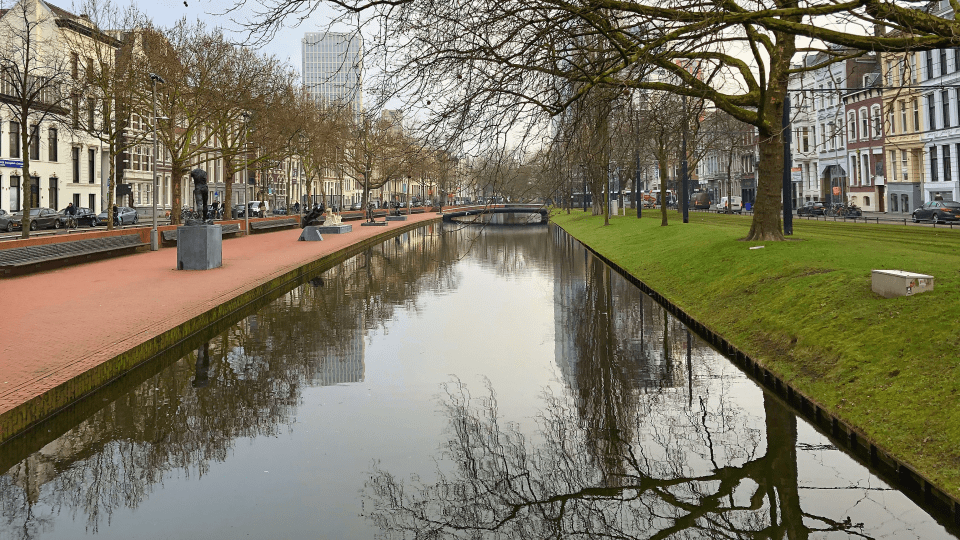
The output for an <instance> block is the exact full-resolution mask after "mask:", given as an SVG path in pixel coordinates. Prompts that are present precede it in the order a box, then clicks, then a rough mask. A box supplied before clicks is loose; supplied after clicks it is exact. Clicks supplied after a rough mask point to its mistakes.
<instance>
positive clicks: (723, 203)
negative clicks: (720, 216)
mask: <svg viewBox="0 0 960 540" xmlns="http://www.w3.org/2000/svg"><path fill="white" fill-rule="evenodd" d="M729 199H730V211H731V212H736V213H738V214H742V213H743V204H742V203H743V198H742V197H737V196H733V197H730V198H729ZM726 211H727V197H720V203H719V204H717V212H726Z"/></svg>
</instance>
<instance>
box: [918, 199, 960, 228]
mask: <svg viewBox="0 0 960 540" xmlns="http://www.w3.org/2000/svg"><path fill="white" fill-rule="evenodd" d="M921 220H924V221H925V220H930V221H932V222H934V223H940V222H941V221H958V220H960V202H954V201H930V202H928V203H924V205H923V206H921V207H920V208H917V209H916V210H914V211H913V222H914V223H917V222H919V221H921Z"/></svg>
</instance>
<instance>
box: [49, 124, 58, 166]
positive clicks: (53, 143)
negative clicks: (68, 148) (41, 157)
mask: <svg viewBox="0 0 960 540" xmlns="http://www.w3.org/2000/svg"><path fill="white" fill-rule="evenodd" d="M47 147H48V148H47V154H49V155H48V156H47V157H48V158H49V161H57V158H58V156H57V128H50V129H48V130H47Z"/></svg>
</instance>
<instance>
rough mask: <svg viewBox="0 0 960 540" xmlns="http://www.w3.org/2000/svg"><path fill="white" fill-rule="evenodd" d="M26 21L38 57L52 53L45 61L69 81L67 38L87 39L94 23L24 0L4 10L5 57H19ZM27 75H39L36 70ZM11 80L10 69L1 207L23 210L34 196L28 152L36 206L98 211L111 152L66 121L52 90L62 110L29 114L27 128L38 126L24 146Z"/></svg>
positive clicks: (0, 92) (3, 119)
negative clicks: (26, 175)
mask: <svg viewBox="0 0 960 540" xmlns="http://www.w3.org/2000/svg"><path fill="white" fill-rule="evenodd" d="M25 14H26V16H25ZM28 26H29V28H30V29H31V31H30V35H32V36H33V38H32V39H33V42H32V48H34V49H33V50H34V52H35V53H36V54H37V57H39V58H44V59H52V60H48V61H47V65H44V66H41V67H49V64H56V65H58V66H59V69H58V70H57V72H58V73H57V76H58V77H60V78H62V79H63V80H62V81H61V80H60V79H57V81H58V83H63V86H66V84H67V77H68V76H69V75H68V74H67V73H66V70H67V69H69V66H70V63H69V62H70V56H69V55H70V52H69V51H70V47H69V45H68V43H71V42H73V43H76V42H77V41H78V40H83V39H85V38H84V37H83V36H85V35H87V34H88V33H89V29H90V28H91V27H92V25H91V24H90V21H89V20H88V19H86V18H85V17H80V16H77V15H74V14H72V13H69V12H67V11H64V10H63V9H60V8H58V7H56V6H53V5H51V4H48V3H46V2H43V1H42V0H22V1H21V2H19V3H17V4H15V5H14V6H13V7H11V8H10V9H5V10H0V35H2V36H3V39H2V43H0V47H3V54H2V56H3V57H5V58H7V59H14V60H15V59H16V55H17V54H18V52H19V51H22V50H24V45H23V43H22V41H23V39H20V38H17V37H14V36H16V35H17V34H18V33H19V34H20V35H24V34H23V32H24V30H25V29H26V28H28ZM12 69H14V70H16V69H21V68H19V67H17V68H12ZM74 71H76V70H74ZM26 75H28V76H35V75H33V72H32V71H31V72H27V73H26ZM6 77H9V78H6ZM13 81H14V78H13V76H12V75H11V74H8V75H6V76H5V77H4V78H2V80H0V209H3V210H6V211H7V212H13V211H19V210H22V209H23V208H24V204H25V202H26V201H27V199H26V197H28V196H30V194H29V193H28V190H27V188H26V186H27V182H24V181H23V179H22V178H21V177H22V166H23V158H24V156H25V155H26V156H29V158H30V173H31V176H32V177H33V182H31V184H32V185H33V186H34V191H33V193H32V196H33V199H32V204H31V206H32V207H38V206H39V207H50V208H54V209H57V210H59V209H62V208H64V207H65V206H66V205H67V203H69V202H72V203H74V205H76V206H82V207H89V208H92V209H93V210H94V211H100V210H101V209H102V207H103V206H104V195H105V194H104V190H103V186H104V185H105V182H104V171H105V170H108V164H107V162H106V161H105V160H106V159H108V158H107V153H106V152H104V151H102V149H101V148H100V142H99V140H97V139H96V138H94V137H91V136H89V135H87V134H86V133H84V132H82V131H78V130H75V129H71V126H70V125H68V124H66V123H64V122H65V121H67V118H66V112H67V111H66V110H65V104H66V100H64V99H62V97H60V98H57V97H55V96H51V98H50V99H51V100H53V101H51V103H55V105H57V107H58V108H59V109H63V110H62V112H59V113H57V114H46V115H41V114H39V112H38V113H37V114H31V115H30V117H29V120H28V122H29V123H30V127H29V129H32V130H35V133H36V137H34V138H33V140H32V144H30V145H29V148H22V143H21V139H20V135H21V130H22V129H25V127H24V126H22V125H21V123H22V122H21V119H20V118H18V117H17V116H16V115H15V114H14V108H13V107H14V105H13V101H14V100H15V99H16V97H17V94H18V93H19V92H18V91H17V89H16V85H15V84H14V82H13ZM51 91H53V90H52V89H51ZM61 96H62V95H61Z"/></svg>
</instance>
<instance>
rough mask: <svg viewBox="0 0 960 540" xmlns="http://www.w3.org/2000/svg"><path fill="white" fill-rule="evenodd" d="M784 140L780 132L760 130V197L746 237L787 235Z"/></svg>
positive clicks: (761, 238) (758, 238) (779, 237)
mask: <svg viewBox="0 0 960 540" xmlns="http://www.w3.org/2000/svg"><path fill="white" fill-rule="evenodd" d="M782 103H783V102H782V101H781V104H782ZM782 141H783V139H782V138H781V137H780V135H779V133H770V132H768V131H767V130H760V143H759V147H760V163H759V165H758V167H757V199H756V201H755V202H754V205H753V222H752V224H751V225H750V233H749V234H748V235H747V237H746V240H751V241H760V242H765V241H771V240H773V241H779V240H783V239H784V238H783V228H782V223H781V208H782V206H781V202H780V199H781V192H782V189H781V178H782V177H783V142H782Z"/></svg>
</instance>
